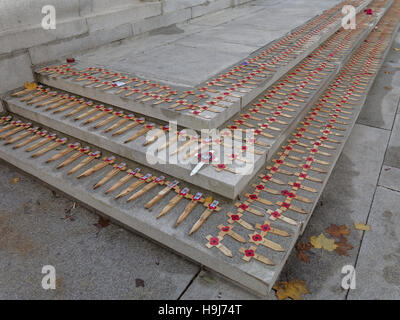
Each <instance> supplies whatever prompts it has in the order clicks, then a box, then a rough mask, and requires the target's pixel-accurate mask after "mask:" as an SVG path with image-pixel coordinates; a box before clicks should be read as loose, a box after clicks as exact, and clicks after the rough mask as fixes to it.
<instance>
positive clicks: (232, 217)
mask: <svg viewBox="0 0 400 320" xmlns="http://www.w3.org/2000/svg"><path fill="white" fill-rule="evenodd" d="M231 219H232V220H233V221H238V220H240V216H239V215H238V214H231Z"/></svg>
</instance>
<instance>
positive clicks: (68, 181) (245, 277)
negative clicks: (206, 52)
mask: <svg viewBox="0 0 400 320" xmlns="http://www.w3.org/2000/svg"><path fill="white" fill-rule="evenodd" d="M56 133H57V132H56ZM67 138H68V139H69V141H76V139H72V138H71V137H67ZM78 142H80V143H81V144H82V145H86V143H83V142H82V141H79V140H78ZM89 147H90V149H91V150H93V151H94V150H98V149H100V148H97V147H94V146H91V145H90V144H89ZM10 149H11V146H4V145H0V158H1V159H4V160H5V161H7V162H9V163H11V164H13V165H14V166H16V167H18V168H19V169H21V170H23V171H25V172H27V173H29V174H31V175H33V176H35V177H36V178H38V179H39V180H41V181H44V182H45V183H47V184H49V185H51V186H52V187H53V188H55V189H57V190H62V191H63V192H64V193H65V194H67V195H68V196H70V197H72V198H73V199H77V200H79V201H81V202H82V203H85V204H86V205H88V206H90V207H91V208H94V209H96V210H98V211H99V212H102V213H103V214H105V215H107V216H108V217H110V218H112V219H114V220H115V221H117V222H118V223H121V224H122V225H124V226H125V227H127V228H130V229H132V230H134V231H136V232H139V233H141V234H143V235H145V236H147V237H149V238H151V239H153V240H154V241H156V242H158V243H159V244H161V245H164V246H167V247H169V248H171V249H172V250H175V252H178V253H179V254H182V255H183V256H186V257H188V258H189V259H192V260H194V261H196V262H197V263H199V264H201V265H204V266H206V267H208V268H210V269H212V270H214V271H216V272H218V273H220V274H223V275H225V276H226V277H228V278H230V279H232V280H233V281H235V282H236V283H239V284H241V285H242V286H244V287H246V288H249V290H252V291H253V292H256V293H258V294H260V295H265V294H267V293H268V291H269V289H270V286H271V285H272V283H273V282H274V281H275V278H276V277H277V275H278V272H277V271H278V270H281V268H282V266H283V263H284V262H285V261H286V258H287V256H288V253H289V252H290V251H291V249H292V247H293V245H294V243H295V241H294V240H295V239H297V237H298V234H299V229H300V226H299V225H296V226H291V225H288V224H286V223H284V222H281V221H277V222H276V223H275V225H276V227H277V228H279V229H282V230H284V231H286V232H287V233H289V234H290V236H288V237H279V236H276V235H272V234H271V235H269V239H271V240H272V241H275V242H276V241H278V240H279V244H280V245H281V246H282V247H283V248H285V251H273V250H270V249H268V248H262V249H263V251H267V252H268V257H269V258H270V259H271V260H272V261H274V262H275V264H276V265H275V266H266V265H264V264H261V263H257V262H256V263H247V262H245V261H243V260H242V259H241V258H242V255H241V254H239V253H238V250H239V248H240V247H241V246H242V245H243V244H241V243H240V242H238V241H235V240H233V239H225V240H224V243H225V245H226V246H227V247H229V249H230V250H231V251H232V253H233V257H227V256H225V255H223V254H222V253H221V252H219V251H218V250H213V249H215V248H212V249H208V248H207V247H206V246H205V237H206V236H207V235H209V234H211V235H215V234H216V233H217V232H218V229H217V228H216V226H217V225H219V224H223V225H225V224H226V220H227V213H228V212H233V211H234V210H235V209H234V208H235V207H234V205H233V203H232V201H231V200H228V199H226V198H222V197H219V196H217V195H215V194H212V193H211V192H209V191H208V190H203V189H200V188H198V187H197V186H195V185H189V184H187V183H181V184H180V186H181V187H183V186H185V187H189V188H190V192H191V193H192V194H195V193H196V192H199V191H200V192H202V193H203V195H204V197H208V196H211V197H212V198H213V199H216V200H218V201H219V206H220V207H221V210H220V211H219V212H215V213H214V214H211V216H210V217H209V218H208V219H207V221H206V222H205V223H204V224H203V226H202V227H201V228H200V229H199V230H198V231H196V232H195V233H194V234H192V235H189V234H188V233H189V231H190V230H191V228H192V226H193V225H194V224H195V222H196V221H197V220H198V219H199V217H200V216H201V214H202V213H203V212H204V211H205V207H204V206H203V205H201V204H198V205H197V206H196V207H195V208H194V209H193V211H192V212H191V214H190V215H189V216H188V217H187V218H186V219H185V220H184V221H183V222H182V223H181V224H180V225H179V227H177V228H175V227H174V225H175V223H176V220H177V218H178V216H179V215H180V214H181V213H182V212H183V210H184V208H185V206H186V205H187V202H188V200H187V199H186V200H185V201H181V202H179V204H178V205H176V206H175V207H174V208H173V209H172V210H171V211H170V212H169V213H168V214H166V215H165V216H163V217H162V219H156V216H157V214H158V213H159V212H161V210H162V209H163V208H164V207H165V206H166V205H167V204H168V202H169V201H170V200H171V199H172V198H173V197H174V194H173V193H169V194H168V195H167V196H165V197H164V198H163V199H162V201H159V202H157V203H156V204H155V205H154V206H153V207H151V208H150V209H149V210H147V209H145V208H144V205H145V204H146V203H147V202H148V201H149V200H150V199H153V197H154V196H155V195H156V194H157V193H158V192H159V191H160V190H161V189H163V187H162V186H161V185H158V186H156V188H153V189H152V190H151V191H149V192H147V193H146V194H144V195H143V196H141V197H139V198H138V199H136V200H135V201H134V202H127V201H126V200H125V199H124V198H122V199H115V198H114V197H115V196H116V195H117V194H118V193H119V192H120V191H121V190H122V189H123V187H122V188H120V190H116V191H114V192H113V194H110V195H106V194H105V191H106V188H107V186H108V188H109V187H110V186H112V185H113V184H114V183H116V182H117V181H119V179H120V178H121V177H123V176H124V175H125V174H126V173H121V172H120V173H119V176H115V177H113V178H112V180H110V181H108V182H107V184H106V185H105V186H103V187H102V188H99V189H93V186H94V185H95V184H96V183H97V182H98V181H99V180H100V179H101V178H102V177H104V175H105V174H106V172H107V171H109V170H110V168H103V169H102V170H100V171H98V172H96V173H94V174H92V175H90V176H89V177H87V178H85V179H81V180H77V179H76V176H77V175H78V174H79V173H82V172H83V171H85V170H86V169H87V168H88V167H90V165H88V166H86V168H82V169H81V170H80V171H79V172H77V173H75V174H73V175H67V168H64V169H61V170H57V169H56V166H57V164H58V163H60V162H61V161H62V160H61V159H59V160H58V161H55V162H54V163H50V164H46V163H45V159H47V157H51V156H52V155H54V154H56V153H57V152H58V151H57V150H52V151H49V152H48V153H46V155H45V156H42V157H39V158H31V156H30V153H28V152H25V151H24V149H25V148H21V149H16V150H12V151H11V150H10ZM100 151H103V152H102V153H103V156H107V155H109V153H107V152H105V151H104V150H102V149H100ZM116 162H117V163H120V162H125V163H126V166H127V167H128V168H132V169H134V168H137V167H139V168H140V169H141V170H142V173H143V174H145V173H151V174H152V175H155V176H160V175H161V173H160V172H157V171H155V170H153V169H151V168H148V167H144V166H142V165H140V164H138V163H133V162H132V161H129V160H127V159H117V160H116ZM76 163H79V160H77V161H76ZM73 166H74V164H70V165H69V168H72V167H73ZM107 169H108V170H107ZM174 179H175V178H174V177H171V176H168V175H166V180H167V181H172V180H174ZM246 221H248V222H249V223H251V224H252V225H255V223H256V222H257V221H258V222H260V223H262V222H264V221H265V217H258V216H255V215H251V216H247V217H246ZM235 230H236V232H237V233H240V234H241V235H242V237H248V233H249V231H248V230H246V229H244V228H242V227H240V226H237V227H236V228H235ZM264 254H265V253H264Z"/></svg>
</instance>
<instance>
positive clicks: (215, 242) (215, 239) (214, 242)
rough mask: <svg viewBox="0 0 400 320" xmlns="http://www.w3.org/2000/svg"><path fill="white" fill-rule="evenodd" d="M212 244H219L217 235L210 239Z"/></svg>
mask: <svg viewBox="0 0 400 320" xmlns="http://www.w3.org/2000/svg"><path fill="white" fill-rule="evenodd" d="M210 244H211V245H212V246H217V245H218V244H219V239H218V238H217V237H213V238H211V239H210Z"/></svg>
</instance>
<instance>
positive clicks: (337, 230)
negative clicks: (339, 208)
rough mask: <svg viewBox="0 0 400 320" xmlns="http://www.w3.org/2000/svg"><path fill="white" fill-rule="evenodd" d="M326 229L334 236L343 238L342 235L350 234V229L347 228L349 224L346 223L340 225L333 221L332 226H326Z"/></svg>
mask: <svg viewBox="0 0 400 320" xmlns="http://www.w3.org/2000/svg"><path fill="white" fill-rule="evenodd" d="M325 231H326V232H327V233H329V234H330V235H331V236H332V237H334V238H341V237H342V236H348V235H349V234H350V229H349V228H347V226H346V225H344V224H343V225H341V226H338V225H336V224H332V223H331V226H330V227H329V228H326V229H325Z"/></svg>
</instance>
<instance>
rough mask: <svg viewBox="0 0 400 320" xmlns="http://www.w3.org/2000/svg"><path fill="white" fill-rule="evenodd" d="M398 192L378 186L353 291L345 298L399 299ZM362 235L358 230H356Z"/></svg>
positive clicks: (399, 200) (399, 214)
mask: <svg viewBox="0 0 400 320" xmlns="http://www.w3.org/2000/svg"><path fill="white" fill-rule="evenodd" d="M399 203H400V193H399V192H396V191H392V190H388V189H386V188H383V187H378V188H377V190H376V194H375V197H374V203H373V205H372V208H371V212H370V214H369V218H368V221H367V223H368V225H370V226H371V230H370V231H366V232H365V234H364V239H363V242H362V245H361V249H360V254H359V259H358V261H357V265H356V289H355V290H350V292H349V295H348V299H379V300H386V299H387V300H398V299H399V297H400V231H399V227H398V226H399V225H400V210H399ZM358 232H360V233H361V231H358Z"/></svg>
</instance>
